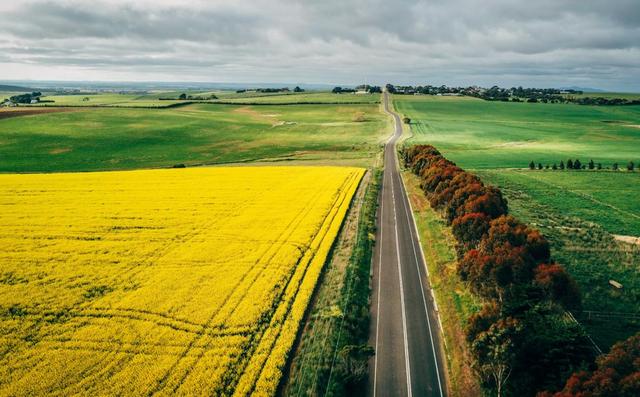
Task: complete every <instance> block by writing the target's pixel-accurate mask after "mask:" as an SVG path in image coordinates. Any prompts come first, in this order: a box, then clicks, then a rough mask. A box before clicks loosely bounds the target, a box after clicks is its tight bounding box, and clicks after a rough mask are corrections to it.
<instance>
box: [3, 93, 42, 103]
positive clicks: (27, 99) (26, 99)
mask: <svg viewBox="0 0 640 397" xmlns="http://www.w3.org/2000/svg"><path fill="white" fill-rule="evenodd" d="M41 96H42V93H41V92H32V93H27V94H20V95H14V96H12V97H10V98H9V100H10V101H11V102H13V103H22V104H30V103H31V101H33V100H35V101H39V100H40V97H41Z"/></svg>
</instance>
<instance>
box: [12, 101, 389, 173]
mask: <svg viewBox="0 0 640 397" xmlns="http://www.w3.org/2000/svg"><path fill="white" fill-rule="evenodd" d="M70 110H71V109H70ZM386 126H387V119H386V117H385V116H384V115H382V114H381V113H380V112H379V111H378V107H377V106H375V105H368V104H362V105H287V106H277V105H274V106H247V105H243V106H239V105H219V104H192V105H188V106H184V107H179V108H170V109H131V108H89V109H82V108H78V109H72V111H68V112H61V113H49V114H41V115H33V116H21V117H12V118H6V119H0V171H1V172H53V171H88V170H103V169H132V168H141V167H167V166H172V165H174V164H178V163H185V164H187V165H192V164H224V163H234V162H252V161H294V160H295V161H303V162H304V161H306V162H310V161H314V160H315V161H330V162H337V163H341V162H345V163H349V164H351V165H353V164H358V165H370V164H371V163H373V161H374V160H375V158H376V156H377V154H378V152H379V144H380V142H381V140H382V136H383V135H385V134H387V131H385V127H386Z"/></svg>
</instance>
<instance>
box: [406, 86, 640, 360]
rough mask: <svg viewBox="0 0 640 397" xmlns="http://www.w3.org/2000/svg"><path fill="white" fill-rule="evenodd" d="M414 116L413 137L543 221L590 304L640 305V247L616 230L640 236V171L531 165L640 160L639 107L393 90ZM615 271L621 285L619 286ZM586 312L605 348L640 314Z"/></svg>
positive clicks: (631, 308)
mask: <svg viewBox="0 0 640 397" xmlns="http://www.w3.org/2000/svg"><path fill="white" fill-rule="evenodd" d="M394 103H395V106H396V108H397V109H398V110H399V111H400V112H401V113H403V114H405V115H407V116H408V117H410V118H411V119H412V123H411V131H412V133H413V137H412V138H410V139H409V140H408V144H412V143H430V144H433V145H434V146H436V147H437V148H438V149H440V151H441V152H442V153H443V154H444V155H445V156H446V157H448V158H450V159H451V160H453V161H455V162H457V163H458V164H459V165H460V166H462V167H463V168H466V169H469V170H472V171H474V172H476V173H477V174H478V175H479V176H480V177H481V178H482V179H483V180H484V181H485V182H488V183H490V184H494V185H497V186H499V187H500V188H501V189H502V191H503V193H504V194H505V195H506V197H507V199H508V200H509V208H510V211H511V213H512V214H514V215H515V216H517V217H518V218H520V219H522V220H523V221H524V222H526V223H529V224H530V225H532V226H534V227H536V228H539V229H540V230H541V231H542V232H543V233H544V235H545V236H546V237H547V238H548V239H549V241H550V242H551V245H552V253H553V256H554V258H555V259H556V260H558V261H559V262H560V263H562V264H563V265H565V266H566V267H567V268H568V269H569V271H570V272H571V274H572V275H573V276H574V277H575V278H576V280H577V281H578V283H579V285H580V286H581V289H582V292H583V300H584V309H585V310H588V311H601V312H606V313H612V312H613V313H638V312H639V309H638V308H640V246H638V245H631V244H628V243H621V242H619V241H616V240H615V239H614V235H616V234H619V235H631V236H640V201H639V200H638V198H639V197H640V172H639V171H635V172H633V173H631V172H627V171H618V172H614V171H606V170H605V171H589V170H584V171H568V170H565V171H559V170H558V171H552V170H542V171H538V170H536V171H531V170H529V169H528V168H527V167H528V163H529V162H530V161H532V160H533V161H535V162H536V163H538V162H540V163H542V164H543V165H546V164H553V163H558V164H559V162H560V160H564V161H565V162H566V161H567V159H569V158H572V159H575V158H580V159H581V161H582V162H584V163H586V162H588V161H589V160H590V159H593V160H594V161H595V162H601V163H602V164H603V166H605V167H606V166H609V167H610V166H611V164H612V163H613V162H618V163H620V165H621V166H623V165H626V163H627V162H628V161H634V162H635V163H636V164H638V163H640V128H639V127H638V126H639V125H640V106H580V105H568V104H542V103H538V104H529V103H502V102H488V101H483V100H479V99H474V98H460V97H427V96H406V97H405V96H396V97H394ZM610 279H613V280H616V281H619V282H621V283H622V284H623V285H624V288H623V290H621V291H619V290H615V289H614V288H612V287H611V286H610V285H609V280H610ZM581 321H582V322H583V323H584V324H585V326H586V327H587V330H588V331H589V333H590V334H591V335H592V336H593V337H594V339H595V340H596V342H597V343H598V344H599V345H600V346H601V347H602V348H603V349H605V350H606V349H608V348H609V347H610V346H611V345H612V344H613V343H614V342H616V341H617V340H620V339H624V338H626V337H628V336H630V335H632V334H634V333H636V332H637V331H638V329H640V323H638V321H637V320H630V319H626V318H616V320H615V321H614V322H613V323H612V321H611V319H603V318H588V317H587V316H586V315H584V316H582V318H581Z"/></svg>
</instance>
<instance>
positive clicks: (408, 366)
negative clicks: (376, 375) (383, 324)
mask: <svg viewBox="0 0 640 397" xmlns="http://www.w3.org/2000/svg"><path fill="white" fill-rule="evenodd" d="M391 176H392V177H393V174H392V175H391ZM391 200H392V202H393V225H394V228H395V232H396V256H397V259H398V260H397V263H398V278H399V280H400V307H401V308H402V333H403V340H404V362H405V372H406V374H407V395H408V396H409V397H411V396H412V393H411V363H410V362H409V338H408V337H407V313H406V310H405V306H404V284H403V282H402V265H400V240H399V238H398V221H397V218H396V196H395V189H394V188H393V179H391ZM420 284H422V283H420Z"/></svg>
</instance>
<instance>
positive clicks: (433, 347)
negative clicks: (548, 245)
mask: <svg viewBox="0 0 640 397" xmlns="http://www.w3.org/2000/svg"><path fill="white" fill-rule="evenodd" d="M398 178H400V174H398ZM400 186H401V187H402V189H403V190H404V195H405V197H407V200H409V199H408V195H407V191H406V188H405V187H404V183H403V181H402V178H400ZM409 205H411V203H409ZM404 212H405V214H406V216H407V222H409V219H411V220H412V221H413V227H410V228H409V234H410V236H411V246H412V247H413V255H414V257H415V258H416V270H417V271H418V277H419V280H420V292H422V303H423V304H424V313H425V315H426V316H427V326H428V327H429V338H430V339H431V349H432V351H433V361H434V363H435V366H436V376H437V377H438V388H439V389H440V396H444V394H443V393H442V383H441V381H440V369H439V368H438V367H439V366H438V357H437V356H436V346H435V343H434V341H433V333H432V331H431V320H430V319H429V310H428V309H427V299H426V297H425V295H424V287H423V285H422V274H421V273H420V266H418V252H417V250H416V243H415V239H414V238H413V232H414V230H412V229H413V228H415V233H416V235H417V234H418V228H417V226H416V220H415V218H414V217H413V213H411V214H409V212H408V210H407V205H406V204H405V205H404ZM410 215H411V216H410ZM425 267H426V263H425ZM431 294H432V296H433V289H432V290H431ZM433 304H434V306H435V304H436V300H435V296H433Z"/></svg>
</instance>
